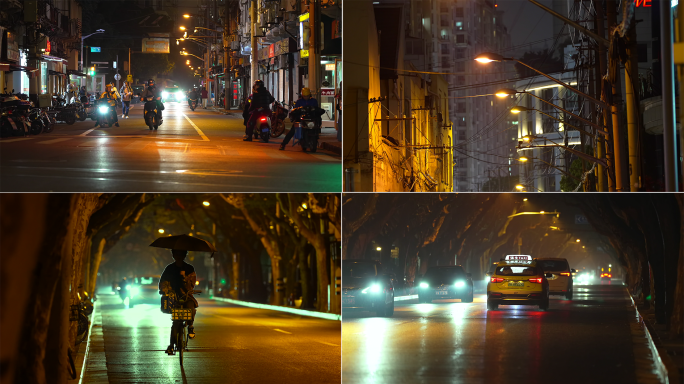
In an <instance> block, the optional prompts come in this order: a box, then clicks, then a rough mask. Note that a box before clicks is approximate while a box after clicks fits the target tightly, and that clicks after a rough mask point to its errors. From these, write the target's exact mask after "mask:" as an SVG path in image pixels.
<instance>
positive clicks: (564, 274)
mask: <svg viewBox="0 0 684 384" xmlns="http://www.w3.org/2000/svg"><path fill="white" fill-rule="evenodd" d="M561 276H570V273H569V272H561Z"/></svg>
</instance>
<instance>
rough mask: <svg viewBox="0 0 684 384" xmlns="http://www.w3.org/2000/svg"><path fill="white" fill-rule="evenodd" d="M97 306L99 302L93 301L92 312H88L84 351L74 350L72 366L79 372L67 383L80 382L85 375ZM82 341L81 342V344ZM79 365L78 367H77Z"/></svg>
mask: <svg viewBox="0 0 684 384" xmlns="http://www.w3.org/2000/svg"><path fill="white" fill-rule="evenodd" d="M98 307H99V304H98V302H97V301H95V302H94V303H93V313H91V314H90V319H89V322H90V325H88V337H87V338H86V339H85V340H84V341H83V343H85V352H84V353H81V352H80V349H81V348H79V351H78V352H76V356H77V361H74V367H75V368H76V371H77V372H78V371H79V370H80V371H81V373H80V374H79V375H78V376H77V378H75V379H69V380H67V382H69V383H76V382H78V384H82V383H83V377H84V376H85V371H86V366H87V365H88V355H89V353H90V345H91V344H90V337H91V336H92V334H93V324H94V323H95V316H96V315H97V312H98ZM83 343H82V344H83ZM79 367H80V369H79Z"/></svg>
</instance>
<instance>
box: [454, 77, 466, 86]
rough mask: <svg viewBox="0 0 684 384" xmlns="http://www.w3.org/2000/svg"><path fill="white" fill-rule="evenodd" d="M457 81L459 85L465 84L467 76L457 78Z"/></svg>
mask: <svg viewBox="0 0 684 384" xmlns="http://www.w3.org/2000/svg"><path fill="white" fill-rule="evenodd" d="M456 81H457V82H458V84H465V82H466V80H465V76H456Z"/></svg>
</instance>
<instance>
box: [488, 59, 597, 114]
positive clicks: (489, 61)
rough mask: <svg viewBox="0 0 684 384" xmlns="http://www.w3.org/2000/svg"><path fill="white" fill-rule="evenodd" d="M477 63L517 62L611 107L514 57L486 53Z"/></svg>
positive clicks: (595, 101)
mask: <svg viewBox="0 0 684 384" xmlns="http://www.w3.org/2000/svg"><path fill="white" fill-rule="evenodd" d="M475 61H477V62H479V63H482V64H488V63H491V62H493V61H495V62H501V61H515V62H516V63H518V64H520V65H524V66H526V67H527V68H529V69H531V70H533V71H535V72H537V73H538V74H540V75H542V76H544V77H546V78H547V79H549V80H551V81H553V82H554V83H557V84H559V85H561V86H562V87H565V88H567V89H569V90H571V91H573V92H575V93H577V94H578V95H582V96H584V97H586V98H587V99H589V100H591V101H593V102H594V103H596V104H598V105H600V106H601V107H603V108H608V107H609V106H608V105H607V104H606V103H604V102H603V101H600V100H597V99H595V98H593V97H591V96H589V95H587V94H586V93H584V92H582V91H580V90H578V89H575V88H573V87H572V86H570V85H568V84H565V83H564V82H562V81H560V80H558V79H556V78H555V77H553V76H549V75H547V74H546V73H544V72H542V71H540V70H538V69H536V68H533V67H530V66H529V65H527V64H525V63H523V62H522V61H520V60H516V59H514V58H512V57H503V56H501V55H499V54H498V53H491V52H486V53H481V54H479V55H477V56H476V57H475Z"/></svg>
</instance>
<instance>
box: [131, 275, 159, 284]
mask: <svg viewBox="0 0 684 384" xmlns="http://www.w3.org/2000/svg"><path fill="white" fill-rule="evenodd" d="M136 280H138V281H137V283H138V284H141V285H148V284H159V278H158V277H139V278H137V279H136Z"/></svg>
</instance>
